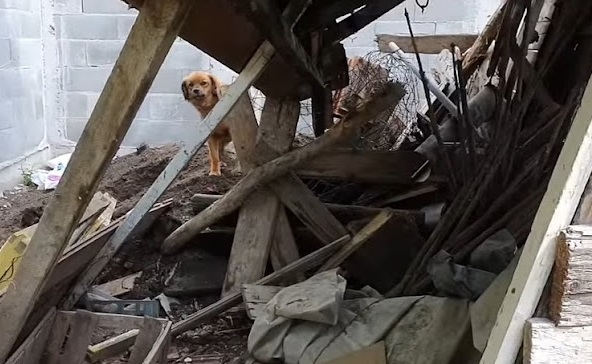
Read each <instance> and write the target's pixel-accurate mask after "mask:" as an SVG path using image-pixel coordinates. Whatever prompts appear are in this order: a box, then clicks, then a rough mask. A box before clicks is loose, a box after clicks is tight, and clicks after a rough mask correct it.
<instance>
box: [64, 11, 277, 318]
mask: <svg viewBox="0 0 592 364" xmlns="http://www.w3.org/2000/svg"><path fill="white" fill-rule="evenodd" d="M142 12H144V8H143V10H142ZM273 54H274V49H273V47H272V46H271V44H269V42H267V41H265V42H263V43H262V44H261V46H260V47H259V48H258V49H257V51H256V52H255V54H254V55H253V57H252V58H251V59H250V60H249V62H248V63H247V65H246V66H245V68H244V69H243V71H242V72H241V73H240V74H239V76H238V77H237V79H236V80H235V81H234V83H233V84H232V85H231V86H230V87H229V88H228V91H227V92H226V94H225V96H224V97H222V99H221V100H220V101H219V102H218V103H217V104H216V105H215V106H214V108H213V109H212V111H210V113H209V114H208V115H207V116H206V117H205V119H204V120H202V121H201V123H200V126H202V127H203V128H204V129H203V130H202V131H201V132H200V134H199V138H195V139H194V140H193V142H192V143H189V144H187V145H184V146H183V148H181V150H180V151H179V152H177V154H176V155H175V156H174V157H173V159H172V160H171V161H170V162H169V164H168V165H167V166H166V167H165V169H164V170H163V171H162V172H161V173H160V175H159V176H158V177H157V178H156V181H154V183H153V184H152V185H151V186H150V188H149V189H148V191H146V193H145V194H144V195H143V196H142V198H141V199H140V200H139V201H138V203H137V204H136V206H135V207H134V209H133V210H132V211H131V213H130V214H129V215H127V216H126V218H125V221H124V222H123V224H122V225H121V227H120V228H118V229H117V231H116V233H115V234H114V236H113V238H112V239H111V240H110V241H109V244H108V245H106V246H105V247H104V248H103V251H102V252H101V254H100V255H99V259H98V260H97V261H94V262H93V264H92V265H90V266H89V268H88V269H87V270H86V271H85V272H84V273H83V274H82V275H81V277H80V279H79V281H78V283H77V284H76V286H75V287H74V288H73V289H72V291H71V292H70V293H69V296H68V298H67V300H66V307H72V306H73V305H74V303H76V302H77V301H78V300H79V299H80V297H82V295H83V294H84V293H85V292H86V290H87V289H88V288H89V287H90V286H91V285H92V282H93V281H94V279H95V278H96V277H97V275H98V274H99V273H100V272H101V270H102V269H103V268H104V267H105V265H106V264H107V263H108V262H109V260H111V258H112V257H113V256H114V255H115V253H116V252H117V250H118V249H119V247H120V246H121V244H123V242H124V241H125V240H127V238H128V237H129V235H131V234H133V233H134V232H135V231H136V230H137V228H138V226H139V225H140V223H141V222H142V220H143V218H144V216H145V215H146V213H147V212H148V211H149V210H150V208H151V207H152V206H153V205H154V203H156V201H157V200H158V199H159V198H160V197H161V196H162V194H163V193H164V191H165V190H166V189H167V188H168V187H169V186H170V185H171V183H172V182H173V181H174V180H175V178H176V177H177V176H178V175H179V173H181V171H182V170H183V169H184V168H185V166H186V165H187V164H188V163H189V161H190V160H191V159H192V158H193V156H194V155H195V154H196V153H197V151H198V150H199V149H200V148H201V147H202V146H203V144H204V143H205V141H206V139H207V138H208V136H209V135H210V133H211V131H212V130H213V129H214V128H215V127H216V126H217V125H218V124H219V123H220V122H221V121H222V120H223V119H224V118H225V117H226V116H228V115H229V114H230V112H231V111H232V109H233V107H234V106H235V105H236V104H237V102H239V100H241V98H242V97H243V95H244V94H245V92H247V90H248V89H249V87H251V85H252V84H253V82H255V80H256V79H257V78H258V77H259V76H260V75H261V73H262V72H263V70H264V69H265V67H266V65H267V64H268V62H269V61H270V59H271V58H272V57H273Z"/></svg>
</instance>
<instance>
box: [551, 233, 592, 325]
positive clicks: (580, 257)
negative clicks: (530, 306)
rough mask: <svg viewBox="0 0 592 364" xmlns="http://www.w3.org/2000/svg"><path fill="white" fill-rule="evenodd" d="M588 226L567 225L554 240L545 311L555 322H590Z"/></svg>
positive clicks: (591, 243) (591, 261)
mask: <svg viewBox="0 0 592 364" xmlns="http://www.w3.org/2000/svg"><path fill="white" fill-rule="evenodd" d="M591 273H592V227H590V226H584V225H582V226H570V227H569V228H567V229H566V231H564V232H563V233H562V234H561V237H560V239H559V241H558V242H557V254H556V257H555V266H554V269H553V277H552V279H553V285H552V290H551V297H550V301H549V315H550V317H551V319H553V321H554V322H555V324H557V325H559V326H592V296H591V294H590V292H592V274H591Z"/></svg>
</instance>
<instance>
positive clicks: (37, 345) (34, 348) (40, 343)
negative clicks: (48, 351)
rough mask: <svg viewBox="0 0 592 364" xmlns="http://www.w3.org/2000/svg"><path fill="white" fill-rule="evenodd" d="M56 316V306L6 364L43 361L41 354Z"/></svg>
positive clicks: (28, 363) (30, 363)
mask: <svg viewBox="0 0 592 364" xmlns="http://www.w3.org/2000/svg"><path fill="white" fill-rule="evenodd" d="M55 318H56V310H55V308H54V309H52V310H50V311H49V312H47V314H46V315H45V317H44V318H43V320H41V322H39V324H38V325H37V327H36V328H35V330H33V332H32V333H31V334H30V335H29V337H28V338H27V340H25V341H24V342H23V343H22V344H21V345H20V346H19V348H18V349H16V351H15V352H14V353H13V354H12V355H11V356H10V358H8V360H7V361H6V363H5V364H36V363H41V356H42V355H43V351H44V349H45V344H46V343H47V339H48V338H49V334H50V333H51V331H52V329H53V323H54V321H55Z"/></svg>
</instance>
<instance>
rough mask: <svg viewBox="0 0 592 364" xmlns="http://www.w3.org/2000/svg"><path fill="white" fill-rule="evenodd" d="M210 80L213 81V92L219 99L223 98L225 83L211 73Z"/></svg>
mask: <svg viewBox="0 0 592 364" xmlns="http://www.w3.org/2000/svg"><path fill="white" fill-rule="evenodd" d="M210 81H212V93H213V94H214V95H215V96H217V97H218V100H220V99H222V95H223V87H224V85H223V84H222V82H220V80H219V79H218V77H216V76H214V75H210Z"/></svg>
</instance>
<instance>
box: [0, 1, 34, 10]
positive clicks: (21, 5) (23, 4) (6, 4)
mask: <svg viewBox="0 0 592 364" xmlns="http://www.w3.org/2000/svg"><path fill="white" fill-rule="evenodd" d="M0 9H15V10H23V11H30V12H33V11H37V10H38V9H39V2H38V1H31V0H29V1H26V0H0Z"/></svg>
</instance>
